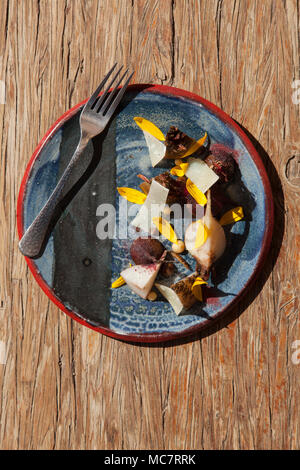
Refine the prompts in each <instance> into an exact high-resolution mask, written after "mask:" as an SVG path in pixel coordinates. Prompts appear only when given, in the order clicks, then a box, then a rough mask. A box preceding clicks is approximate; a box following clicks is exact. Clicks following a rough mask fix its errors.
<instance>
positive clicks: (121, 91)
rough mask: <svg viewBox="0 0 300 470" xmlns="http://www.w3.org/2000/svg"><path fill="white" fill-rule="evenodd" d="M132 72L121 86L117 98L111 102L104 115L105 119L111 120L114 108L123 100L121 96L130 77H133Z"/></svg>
mask: <svg viewBox="0 0 300 470" xmlns="http://www.w3.org/2000/svg"><path fill="white" fill-rule="evenodd" d="M133 74H134V72H132V74H131V75H129V77H128V79H127V80H126V82H125V84H124V85H123V87H122V88H121V89H120V90H119V93H118V94H117V96H116V97H115V99H114V101H113V102H112V105H111V106H110V108H109V109H108V110H107V113H106V115H105V117H107V118H109V119H110V118H111V116H112V115H113V113H114V112H115V110H116V107H117V106H118V104H119V103H120V101H121V99H122V98H123V95H124V93H125V91H126V89H127V87H128V85H129V82H130V80H131V77H132V76H133Z"/></svg>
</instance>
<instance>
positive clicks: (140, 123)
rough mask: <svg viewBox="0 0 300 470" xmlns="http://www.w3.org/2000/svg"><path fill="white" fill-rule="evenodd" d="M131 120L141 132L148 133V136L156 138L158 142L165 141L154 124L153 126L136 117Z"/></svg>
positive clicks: (145, 120)
mask: <svg viewBox="0 0 300 470" xmlns="http://www.w3.org/2000/svg"><path fill="white" fill-rule="evenodd" d="M133 119H134V121H135V122H136V123H137V125H138V126H139V127H140V128H141V129H142V131H146V132H149V134H151V135H153V137H156V138H157V139H158V140H161V141H163V142H164V141H165V140H166V139H165V136H164V135H163V133H162V131H161V130H160V129H159V128H158V127H157V126H156V125H155V124H153V122H151V121H148V119H144V118H142V117H138V116H137V117H134V118H133Z"/></svg>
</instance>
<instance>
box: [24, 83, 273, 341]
mask: <svg viewBox="0 0 300 470" xmlns="http://www.w3.org/2000/svg"><path fill="white" fill-rule="evenodd" d="M83 104H84V103H80V104H79V105H77V106H75V107H74V108H72V109H71V110H70V111H68V112H67V113H65V114H64V115H63V116H62V117H61V118H60V119H59V120H58V121H57V122H56V123H55V124H54V125H53V126H52V127H51V129H50V130H49V131H48V133H47V134H46V135H45V137H44V138H43V140H42V141H41V142H40V144H39V146H38V147H37V149H36V151H35V152H34V154H33V156H32V158H31V160H30V162H29V164H28V166H27V169H26V172H25V175H24V177H23V181H22V184H21V188H20V193H19V200H18V210H17V218H18V231H19V237H20V238H21V237H22V235H23V233H24V231H25V230H26V228H27V227H28V226H29V225H30V224H31V222H32V220H33V219H34V217H35V216H36V215H37V214H38V212H39V210H40V209H41V207H42V206H43V205H44V203H45V202H46V200H47V199H48V197H49V196H50V194H51V192H52V191H53V189H54V187H55V185H56V183H57V181H58V179H59V177H60V175H61V174H62V172H63V170H64V168H65V167H66V165H67V164H68V161H69V160H70V158H71V156H72V154H73V152H74V150H75V148H76V145H77V142H78V139H79V113H80V110H81V108H82V106H83ZM135 116H142V117H145V118H146V119H149V120H151V121H152V122H154V123H155V124H156V125H157V126H158V127H159V128H160V129H161V130H162V131H163V132H164V134H166V133H167V131H168V129H169V127H170V125H175V126H177V127H178V128H179V129H181V130H182V131H184V132H186V133H187V134H188V135H190V136H192V137H194V138H197V139H198V138H199V137H201V135H203V134H204V132H205V131H206V132H207V133H208V134H209V137H210V139H211V143H212V144H213V143H221V144H224V145H226V146H228V147H230V148H232V149H233V150H234V151H235V154H236V155H237V158H236V159H237V163H238V168H239V184H238V187H236V188H233V193H232V194H233V197H235V198H236V202H237V205H242V206H243V208H244V210H245V213H246V217H245V219H244V220H243V221H240V222H238V223H236V224H235V225H233V226H230V229H229V230H227V234H226V236H227V239H228V245H227V249H226V252H225V254H224V255H223V257H222V258H221V260H220V263H219V265H217V266H216V272H217V274H216V275H215V277H214V279H212V280H211V281H210V286H209V287H208V288H206V289H205V291H204V297H205V303H204V304H203V305H201V304H200V303H198V304H197V305H196V306H195V307H194V308H193V309H192V310H190V311H188V312H187V313H185V314H184V315H180V316H176V315H175V314H174V312H173V310H172V307H171V306H170V305H169V304H168V303H167V302H165V301H164V299H162V298H160V297H158V300H156V301H155V302H149V301H146V300H143V299H141V298H140V297H138V296H136V295H135V294H133V293H132V292H131V291H130V290H129V289H128V287H127V286H126V285H125V286H122V287H120V288H118V289H111V288H110V286H111V283H112V281H113V280H115V279H116V278H118V277H119V275H120V271H121V270H122V269H124V268H125V267H128V264H129V262H130V258H129V241H128V240H127V239H126V238H125V239H120V236H119V235H120V234H118V233H117V235H118V236H117V237H115V238H114V239H113V240H110V239H105V240H100V239H99V237H98V236H97V226H98V224H99V222H100V221H101V220H103V216H104V215H105V214H104V213H103V212H101V209H99V207H102V210H103V204H113V205H114V207H115V209H116V217H117V221H119V222H120V223H121V222H122V220H119V214H120V207H119V206H120V200H119V198H118V197H117V191H116V188H117V187H119V186H128V187H132V188H137V189H138V185H139V183H140V182H141V181H139V180H138V178H137V174H138V173H142V174H144V175H145V176H147V177H152V176H154V175H156V174H159V173H160V172H162V171H164V170H162V169H159V168H155V169H153V168H152V166H151V164H150V159H149V155H148V149H147V146H146V143H145V140H144V137H143V133H142V132H141V130H140V129H139V127H138V126H137V125H136V123H135V122H134V120H133V118H134V117H135ZM82 175H83V176H82ZM77 180H79V181H78V182H77V183H76V185H75V187H72V186H74V183H75V182H76V181H77ZM137 209H138V207H136V208H132V212H131V215H132V216H133V215H134V213H135V212H136V211H137ZM120 219H122V217H120ZM56 222H57V223H56V224H53V227H52V228H53V230H52V231H51V234H50V236H49V239H48V243H47V245H46V247H45V250H44V252H43V254H42V256H41V257H40V258H38V259H35V260H31V259H28V258H26V260H27V263H28V265H29V267H30V269H31V271H32V273H33V275H34V277H35V278H36V280H37V282H38V283H39V285H40V286H41V288H42V289H43V290H44V292H45V293H46V294H47V295H48V297H49V298H50V299H51V300H52V301H53V302H55V304H56V305H58V306H59V308H60V309H61V310H63V311H64V312H65V313H67V314H68V315H70V316H71V317H72V318H73V319H75V320H77V321H79V322H80V323H82V324H84V325H86V326H89V327H91V328H93V329H95V330H97V331H99V332H101V333H103V334H107V335H109V336H112V337H115V338H120V339H123V340H128V341H141V342H158V341H166V340H169V339H173V338H178V337H182V336H187V335H189V334H191V333H195V332H196V331H198V330H200V329H202V328H204V327H206V326H207V325H210V324H211V322H212V321H213V320H215V319H217V318H219V317H220V316H221V315H223V314H224V313H225V312H227V311H228V309H229V308H232V307H233V305H234V304H235V303H236V302H237V301H238V300H239V299H240V298H241V296H242V294H243V293H244V292H245V291H246V290H247V289H248V288H249V286H250V285H251V283H252V282H253V281H254V279H255V277H256V275H257V274H258V272H259V270H260V269H261V267H262V265H263V262H264V260H265V257H266V254H267V252H268V249H269V246H270V241H271V236H272V229H273V200H272V193H271V189H270V184H269V181H268V178H267V175H266V172H265V169H264V166H263V164H262V162H261V160H260V157H259V156H258V154H257V152H256V150H255V149H254V147H253V146H252V144H251V142H250V141H249V139H248V138H247V137H246V135H245V134H244V132H243V131H242V130H241V129H240V127H239V126H238V125H237V124H236V123H235V122H234V121H233V120H232V119H231V118H230V117H229V116H227V115H226V114H225V113H224V112H222V111H221V110H220V109H219V108H217V107H215V106H214V105H212V104H211V103H209V102H207V101H206V100H204V99H202V98H200V97H198V96H196V95H194V94H191V93H188V92H185V91H183V90H179V89H176V88H170V87H164V86H136V85H133V86H131V87H129V88H128V91H127V93H126V95H125V99H124V103H123V105H122V108H121V109H120V110H119V112H118V114H117V115H116V117H115V119H114V120H113V121H112V123H111V125H110V127H109V129H108V131H107V133H106V135H105V138H104V140H103V141H102V140H100V139H98V141H97V139H95V142H91V143H90V144H89V146H88V147H87V149H86V151H85V154H84V155H83V157H82V161H81V168H78V175H74V182H73V184H70V191H69V192H68V194H67V195H66V197H65V200H64V203H63V204H62V206H61V208H60V212H58V216H57V221H56ZM123 223H124V221H123ZM125 223H126V222H125ZM121 225H122V224H121ZM117 227H119V224H117ZM167 245H168V243H166V246H167ZM189 261H190V264H193V260H192V259H190V260H189ZM179 270H180V271H181V273H182V275H186V274H188V272H185V270H184V267H183V266H181V265H180V266H179Z"/></svg>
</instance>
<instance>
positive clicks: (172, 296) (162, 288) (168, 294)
mask: <svg viewBox="0 0 300 470" xmlns="http://www.w3.org/2000/svg"><path fill="white" fill-rule="evenodd" d="M155 287H156V288H157V289H158V290H159V292H160V293H161V294H162V295H163V296H164V297H165V299H166V300H167V301H168V302H169V303H170V305H171V306H172V307H173V310H174V312H175V313H176V315H179V314H180V313H181V312H182V310H184V307H183V305H182V303H181V300H180V299H179V297H178V295H177V294H176V293H175V292H174V291H173V289H171V287H168V286H166V285H163V284H159V283H156V284H155Z"/></svg>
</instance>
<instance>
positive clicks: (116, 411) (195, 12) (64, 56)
mask: <svg viewBox="0 0 300 470" xmlns="http://www.w3.org/2000/svg"><path fill="white" fill-rule="evenodd" d="M1 6H2V15H0V80H3V81H5V84H6V104H5V105H3V104H0V123H1V126H0V129H1V130H0V145H1V156H0V159H1V161H0V165H1V172H0V223H1V242H0V250H1V259H2V260H3V262H2V263H1V267H0V295H1V297H0V340H1V341H4V342H5V343H6V348H7V362H6V364H5V365H0V394H1V395H0V396H1V398H0V448H1V449H67V448H70V449H96V448H99V449H102V448H103V449H195V448H198V449H229V448H234V449H259V448H261V449H268V448H273V449H297V448H299V447H300V429H299V417H300V416H299V406H297V404H298V405H299V387H298V384H299V372H300V364H298V365H297V364H294V363H293V362H292V354H293V349H292V344H293V342H294V341H295V340H300V325H299V318H298V311H299V287H298V286H299V252H300V238H299V211H298V206H299V190H300V185H299V163H297V161H299V154H300V131H299V119H300V104H299V105H297V104H294V103H293V101H292V93H293V89H292V82H293V81H294V80H297V79H298V80H299V79H300V62H299V56H300V44H299V40H300V36H299V21H300V17H299V2H298V1H297V0H265V1H264V2H261V1H259V0H201V1H200V0H99V1H96V0H89V1H81V0H52V1H51V2H48V1H46V0H40V1H38V0H24V1H22V2H18V1H17V0H9V1H8V0H2V3H1ZM116 60H118V61H120V62H122V63H124V64H125V65H130V66H132V67H134V69H135V81H136V82H144V83H145V82H146V83H147V82H150V83H155V82H156V83H163V84H169V85H173V86H177V87H182V88H186V89H188V90H190V91H194V92H196V93H199V94H200V95H202V96H203V97H204V98H206V99H208V100H211V101H212V102H214V103H216V104H217V105H219V106H221V107H222V108H223V109H224V110H225V111H226V112H227V113H228V114H230V115H231V116H232V117H233V118H234V119H236V120H237V121H238V122H239V123H240V124H241V125H242V126H244V127H245V128H246V129H247V130H248V132H249V133H251V135H252V136H253V137H254V138H255V139H256V141H257V142H255V141H254V143H255V145H256V146H257V148H258V150H259V151H260V152H261V155H262V158H263V159H264V162H265V164H266V167H267V170H268V173H269V176H270V179H271V181H272V186H273V190H274V196H275V209H276V226H275V235H274V241H273V245H272V250H271V254H270V256H269V259H268V261H267V263H266V267H265V270H264V273H262V275H261V277H260V279H259V280H258V281H257V283H256V285H255V286H254V288H253V292H251V293H250V294H249V295H248V296H247V297H246V298H245V299H244V300H243V301H242V302H241V304H240V305H239V306H238V308H237V309H236V310H235V312H233V314H231V315H230V316H229V317H228V318H226V319H224V320H223V321H222V322H220V324H219V325H218V326H219V328H217V327H213V328H212V329H211V330H210V331H209V332H207V333H206V332H204V333H202V334H200V335H198V336H197V337H194V338H193V341H184V342H182V343H181V344H180V343H177V342H175V343H170V344H168V345H166V346H163V345H158V346H149V345H145V346H141V345H140V346H136V345H132V344H126V343H123V342H120V341H116V340H113V339H111V338H108V337H104V336H101V335H99V334H97V333H95V332H93V331H91V330H88V329H87V328H83V327H82V326H80V325H79V324H77V323H75V322H73V321H71V320H70V319H69V318H67V317H66V316H65V315H64V314H62V313H61V312H60V311H59V310H58V309H57V308H56V307H55V306H54V305H53V304H52V303H51V302H50V301H48V299H47V297H46V296H45V295H44V294H43V293H42V292H41V290H40V289H39V288H38V286H37V284H36V283H35V281H34V279H33V278H32V276H31V274H30V273H29V272H28V269H27V267H26V263H25V261H24V259H23V257H22V256H21V254H20V253H19V252H18V249H17V233H16V218H15V213H16V201H17V194H18V190H19V185H20V182H21V178H22V175H23V172H24V169H25V167H26V164H27V161H28V159H29V157H30V155H31V154H32V152H33V150H34V148H35V147H36V145H37V143H38V142H39V140H40V139H41V138H42V136H43V135H44V133H45V132H46V130H47V129H48V128H49V126H50V125H51V124H52V123H53V121H54V120H55V119H57V118H58V117H59V116H60V115H61V114H62V113H63V112H64V111H66V110H67V109H68V108H69V107H70V106H73V105H75V104H76V103H78V102H79V101H81V100H83V99H85V98H86V97H87V96H88V95H89V94H90V92H91V91H92V90H93V89H94V87H95V86H96V84H97V82H98V81H99V77H101V76H102V75H103V74H104V73H105V72H106V71H107V69H108V68H109V66H111V65H112V64H113V63H114V62H115V61H116ZM258 142H259V143H258ZM281 241H282V243H281ZM209 333H210V334H209Z"/></svg>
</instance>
